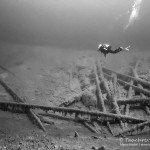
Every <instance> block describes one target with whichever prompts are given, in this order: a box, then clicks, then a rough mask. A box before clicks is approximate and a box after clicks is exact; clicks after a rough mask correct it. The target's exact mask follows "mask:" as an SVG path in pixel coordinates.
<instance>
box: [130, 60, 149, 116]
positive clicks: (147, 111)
mask: <svg viewBox="0 0 150 150" xmlns="http://www.w3.org/2000/svg"><path fill="white" fill-rule="evenodd" d="M139 63H140V61H137V63H136V66H135V68H134V69H132V71H133V76H134V77H135V78H136V79H139V76H138V73H137V68H138V65H139ZM137 86H138V87H139V88H141V89H143V86H142V85H141V84H138V85H137ZM140 95H141V97H142V98H145V97H146V96H145V95H144V94H143V93H140ZM144 107H145V112H146V113H147V114H148V115H150V109H149V107H148V106H147V105H145V106H144Z"/></svg>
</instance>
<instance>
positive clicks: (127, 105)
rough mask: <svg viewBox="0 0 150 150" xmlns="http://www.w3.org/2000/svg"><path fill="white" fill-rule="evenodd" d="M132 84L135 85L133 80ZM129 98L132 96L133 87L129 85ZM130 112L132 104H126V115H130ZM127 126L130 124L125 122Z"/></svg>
mask: <svg viewBox="0 0 150 150" xmlns="http://www.w3.org/2000/svg"><path fill="white" fill-rule="evenodd" d="M130 84H131V85H133V81H131V82H130ZM127 98H128V99H130V98H132V87H131V86H130V87H129V91H128V96H127ZM129 114H130V105H129V104H126V106H125V115H127V116H129ZM127 126H128V124H127V123H125V127H126V128H127Z"/></svg>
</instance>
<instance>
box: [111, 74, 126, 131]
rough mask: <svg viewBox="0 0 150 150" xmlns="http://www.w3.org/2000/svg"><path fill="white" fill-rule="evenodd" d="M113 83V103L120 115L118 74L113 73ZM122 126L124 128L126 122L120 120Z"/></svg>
mask: <svg viewBox="0 0 150 150" xmlns="http://www.w3.org/2000/svg"><path fill="white" fill-rule="evenodd" d="M113 84H114V95H113V97H112V98H111V100H112V105H113V108H114V111H115V113H116V114H118V115H120V114H121V113H120V110H119V106H118V104H117V101H116V95H117V76H116V74H113ZM120 127H121V129H122V130H124V124H123V122H122V121H121V120H120Z"/></svg>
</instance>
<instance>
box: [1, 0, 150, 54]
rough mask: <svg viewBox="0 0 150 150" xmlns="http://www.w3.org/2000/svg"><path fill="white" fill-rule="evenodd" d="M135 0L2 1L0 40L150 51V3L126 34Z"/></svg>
mask: <svg viewBox="0 0 150 150" xmlns="http://www.w3.org/2000/svg"><path fill="white" fill-rule="evenodd" d="M133 2H134V0H0V40H1V41H5V42H8V43H19V44H27V45H50V46H53V47H58V48H72V49H73V48H75V49H92V50H95V49H97V45H98V43H99V42H102V43H110V44H112V45H113V47H114V48H115V47H117V46H128V45H131V46H132V47H135V48H137V49H139V50H147V51H149V43H150V19H149V16H150V9H149V6H150V1H149V0H143V1H142V4H141V9H140V13H139V18H138V19H137V20H136V22H135V23H134V24H133V25H132V26H130V27H129V28H128V30H126V31H125V32H123V28H124V27H125V26H126V24H127V23H128V19H129V15H130V12H131V8H132V5H133Z"/></svg>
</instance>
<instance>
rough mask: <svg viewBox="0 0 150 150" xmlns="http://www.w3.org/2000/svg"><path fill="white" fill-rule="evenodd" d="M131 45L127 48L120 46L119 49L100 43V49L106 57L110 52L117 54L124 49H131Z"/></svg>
mask: <svg viewBox="0 0 150 150" xmlns="http://www.w3.org/2000/svg"><path fill="white" fill-rule="evenodd" d="M129 47H130V46H128V47H126V48H125V49H123V47H118V48H117V49H115V50H112V49H111V46H110V45H109V44H99V46H98V51H100V52H101V53H103V54H104V56H105V57H106V55H107V54H109V53H112V54H116V53H119V52H120V51H122V50H127V51H129V49H128V48H129Z"/></svg>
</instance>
